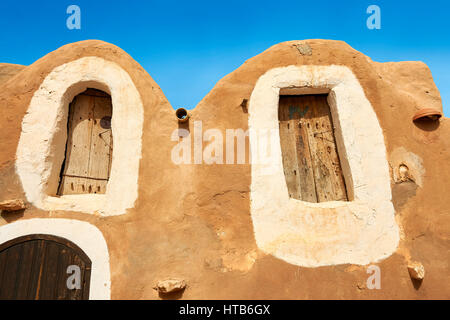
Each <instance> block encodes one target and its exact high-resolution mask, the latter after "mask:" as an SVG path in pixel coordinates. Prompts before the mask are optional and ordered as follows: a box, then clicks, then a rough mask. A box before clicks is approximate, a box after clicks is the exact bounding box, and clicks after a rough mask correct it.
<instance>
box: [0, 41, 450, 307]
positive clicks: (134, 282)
mask: <svg viewBox="0 0 450 320" xmlns="http://www.w3.org/2000/svg"><path fill="white" fill-rule="evenodd" d="M300 43H301V44H305V43H306V44H308V46H309V47H310V49H311V52H303V53H301V52H300V51H299V50H298V48H297V46H296V45H297V44H300ZM309 53H311V54H310V55H309ZM84 57H98V58H101V59H104V60H106V61H109V62H112V63H114V64H117V65H118V66H119V67H120V68H122V69H123V70H124V71H125V72H126V73H127V74H128V75H129V77H130V78H131V80H132V82H133V84H134V86H135V87H136V89H137V91H138V92H139V95H140V99H141V101H142V105H143V130H142V152H141V160H140V163H139V171H138V172H139V174H138V188H137V200H136V201H135V204H134V207H132V208H129V209H127V210H126V211H125V212H124V214H120V215H116V216H110V215H104V214H101V213H95V212H94V213H83V212H75V211H73V212H72V211H67V210H42V209H39V207H37V206H36V205H34V204H33V203H29V204H28V208H27V209H26V210H25V211H23V212H17V213H5V212H3V213H2V215H1V218H0V225H1V226H6V225H8V224H10V225H12V224H14V223H15V222H18V221H25V220H29V219H36V218H42V219H49V218H51V219H73V220H77V221H82V222H87V223H90V224H92V225H93V226H95V227H97V228H98V229H99V230H100V231H101V233H102V234H103V237H104V239H105V241H106V244H107V246H108V254H109V259H110V274H111V292H110V295H111V298H112V299H160V298H161V297H159V295H158V293H157V292H156V291H155V290H154V289H153V287H154V286H155V284H156V282H157V281H159V280H165V279H167V278H181V279H185V280H186V282H187V284H188V288H187V289H186V290H185V292H184V293H183V294H182V296H181V295H180V296H174V297H172V298H179V297H182V298H183V299H372V298H374V299H381V298H384V299H386V298H387V299H396V298H406V299H417V298H419V299H430V298H438V299H448V298H450V288H449V287H448V285H447V284H448V283H450V273H449V266H448V261H450V251H449V250H448V248H449V244H450V243H449V240H450V238H449V230H450V218H449V209H448V208H449V206H448V202H449V199H450V198H449V196H448V194H449V192H450V187H449V185H448V183H447V181H450V170H449V167H448V166H449V163H450V161H449V160H450V141H449V139H448V137H449V135H450V124H449V123H450V122H449V120H448V119H447V118H443V119H441V121H440V122H439V123H438V124H432V123H429V124H423V123H422V124H415V123H413V122H412V117H413V115H414V113H415V112H416V111H417V110H418V109H419V108H421V107H423V106H426V107H433V108H437V109H439V110H442V105H441V100H440V95H439V92H438V90H437V88H436V86H435V84H434V82H433V79H432V76H431V73H430V71H429V69H428V68H427V66H426V65H425V64H423V63H421V62H400V63H376V62H373V61H372V60H371V59H370V58H368V57H366V56H365V55H363V54H362V53H359V52H357V51H355V50H354V49H352V48H351V47H350V46H348V45H347V44H345V43H343V42H339V41H325V40H307V41H302V42H299V41H292V42H285V43H281V44H278V45H276V46H273V47H271V48H270V49H268V50H266V51H265V52H263V53H261V54H260V55H258V56H256V57H254V58H251V59H249V60H247V61H246V62H245V63H244V64H243V65H242V66H241V67H240V68H238V69H237V70H235V71H234V72H232V73H231V74H229V75H227V76H226V77H225V78H223V79H222V80H220V81H219V82H218V83H217V84H216V86H215V87H214V89H213V90H212V91H211V92H210V93H209V94H208V95H207V96H206V97H205V98H204V99H203V100H202V101H201V102H200V103H199V105H198V106H197V107H196V108H195V109H194V110H192V111H191V118H190V121H189V124H188V126H189V129H190V131H191V134H194V123H195V122H196V121H202V126H203V132H205V131H206V130H208V129H219V130H221V131H222V132H223V136H225V130H226V129H238V128H241V129H243V130H247V129H248V128H249V108H251V106H250V105H248V107H245V104H244V105H243V100H244V99H246V100H247V101H248V102H250V101H251V96H252V93H253V91H254V89H255V86H256V85H257V82H258V80H259V79H260V78H261V76H263V75H264V74H266V73H267V72H269V71H270V70H272V69H275V68H283V67H289V66H297V67H301V66H308V65H310V66H332V65H336V66H343V67H347V68H348V69H349V70H351V72H352V73H353V75H354V76H355V78H356V79H357V81H358V82H359V84H360V86H361V88H362V89H363V92H364V95H365V97H366V99H367V101H368V102H369V103H370V105H371V106H372V107H373V111H374V113H375V115H376V118H377V120H378V122H379V126H380V128H381V132H382V134H383V138H384V144H385V147H386V154H387V159H386V160H387V163H388V166H389V178H390V187H391V192H392V206H393V209H394V211H393V215H394V218H395V224H396V225H397V226H398V230H399V231H398V235H399V242H398V245H395V249H394V250H393V252H392V253H389V254H388V255H387V256H386V257H383V259H382V260H381V261H378V260H377V259H375V260H377V261H371V263H370V264H376V265H378V266H379V267H380V268H381V272H382V283H381V286H382V289H381V290H369V289H367V288H366V286H365V284H366V280H367V278H368V277H369V275H368V274H367V273H366V270H367V266H362V265H358V264H350V263H346V264H340V263H335V264H333V263H327V264H326V266H320V267H310V268H307V267H305V266H301V263H297V264H296V263H292V262H287V261H285V260H283V259H281V258H279V257H278V258H277V257H275V256H274V254H271V253H270V252H267V251H266V250H262V249H261V248H260V247H259V246H258V243H257V241H256V237H255V230H254V221H253V219H252V211H251V202H250V199H251V185H252V167H251V165H250V164H248V163H247V164H240V165H238V164H234V165H232V164H228V165H227V164H223V165H221V164H212V165H207V164H182V165H176V164H174V163H173V162H172V159H171V152H172V149H173V148H174V146H175V145H176V144H177V142H175V141H171V136H172V133H173V132H174V130H176V129H178V128H179V126H180V125H179V123H178V121H177V119H176V117H175V116H174V110H173V108H172V106H171V105H170V103H169V102H168V101H167V99H166V98H165V96H164V94H163V93H162V91H161V89H160V88H159V87H158V85H157V84H156V83H155V82H154V81H153V79H152V78H151V77H150V76H149V75H148V73H147V72H146V71H145V70H144V69H143V68H142V67H141V66H140V65H139V64H138V63H137V62H135V61H134V60H133V59H132V58H131V57H130V56H129V55H128V54H126V53H125V52H124V51H122V50H121V49H120V48H118V47H116V46H113V45H111V44H107V43H104V42H101V41H83V42H79V43H75V44H70V45H66V46H64V47H62V48H60V49H58V50H56V51H54V52H52V53H50V54H48V55H47V56H45V57H43V58H42V59H40V60H38V61H37V62H35V63H34V64H32V65H31V66H28V67H26V68H25V69H23V70H22V71H21V72H19V73H18V74H16V75H15V76H13V77H12V78H10V79H9V80H8V81H7V82H5V83H3V84H1V83H0V132H1V134H0V150H1V152H0V200H10V199H23V200H25V201H28V199H27V197H26V194H25V191H24V189H23V186H22V182H21V180H20V177H19V175H18V173H17V169H16V155H17V149H18V145H19V140H20V136H21V128H22V122H23V119H24V117H25V115H26V113H27V110H28V107H29V106H30V103H31V101H32V98H33V95H34V94H35V93H36V92H37V91H38V90H39V89H40V86H41V84H42V83H43V82H44V80H45V79H46V77H47V76H48V75H49V74H51V73H52V71H53V70H55V68H58V67H59V66H61V65H64V64H68V63H70V62H75V61H77V60H79V59H81V58H84ZM149 72H150V73H151V70H149ZM113 99H114V98H113ZM43 116H44V117H45V115H43ZM113 116H114V114H113ZM181 128H185V129H186V128H187V127H186V126H181ZM129 129H130V130H132V129H133V128H129ZM247 142H248V139H247ZM205 145H206V143H205ZM247 149H248V143H247ZM247 151H248V150H247ZM113 161H114V160H113ZM401 164H406V165H407V166H408V168H409V172H410V175H411V178H412V180H414V182H407V183H398V182H399V180H400V179H399V172H398V168H399V166H400V165H401ZM1 232H2V229H1V227H0V233H1ZM312 249H313V248H311V250H312ZM307 250H308V248H307ZM337 250H339V247H337ZM410 261H419V262H421V263H422V264H423V265H424V267H425V269H426V276H425V280H424V281H423V283H422V285H421V287H420V288H418V289H416V288H415V287H414V283H413V282H412V281H411V279H410V276H409V274H408V270H407V265H408V263H409V262H410ZM352 263H355V262H352Z"/></svg>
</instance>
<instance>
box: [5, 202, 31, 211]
mask: <svg viewBox="0 0 450 320" xmlns="http://www.w3.org/2000/svg"><path fill="white" fill-rule="evenodd" d="M26 207H27V206H26V204H25V202H24V201H23V200H7V201H3V202H0V211H8V212H11V211H19V210H24V209H26Z"/></svg>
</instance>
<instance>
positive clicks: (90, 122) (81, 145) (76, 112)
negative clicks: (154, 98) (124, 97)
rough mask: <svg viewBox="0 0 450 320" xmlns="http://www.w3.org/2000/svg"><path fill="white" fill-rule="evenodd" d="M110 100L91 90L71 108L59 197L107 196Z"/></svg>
mask: <svg viewBox="0 0 450 320" xmlns="http://www.w3.org/2000/svg"><path fill="white" fill-rule="evenodd" d="M111 117H112V102H111V97H110V96H109V95H108V94H106V93H104V92H102V91H99V90H94V89H88V90H87V91H85V92H84V93H82V94H80V95H78V96H77V97H75V99H74V100H73V102H72V103H71V105H70V107H69V118H68V138H67V147H66V158H65V161H64V165H63V169H62V175H61V183H60V187H59V190H58V194H59V195H70V194H89V193H98V194H104V193H106V186H107V184H108V181H109V175H110V170H111V161H112V151H113V137H112V130H111Z"/></svg>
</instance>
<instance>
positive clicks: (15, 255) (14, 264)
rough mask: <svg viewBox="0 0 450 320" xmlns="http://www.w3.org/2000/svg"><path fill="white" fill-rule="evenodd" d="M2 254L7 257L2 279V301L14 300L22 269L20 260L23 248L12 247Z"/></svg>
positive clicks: (0, 297)
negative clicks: (19, 272) (19, 273)
mask: <svg viewBox="0 0 450 320" xmlns="http://www.w3.org/2000/svg"><path fill="white" fill-rule="evenodd" d="M2 254H5V255H6V264H5V269H4V272H3V277H2V279H1V295H0V299H1V300H12V299H14V294H15V292H14V291H15V287H16V282H17V278H18V270H19V268H20V259H21V255H22V248H21V246H12V247H10V248H8V249H6V250H5V251H4V252H2Z"/></svg>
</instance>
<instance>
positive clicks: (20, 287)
mask: <svg viewBox="0 0 450 320" xmlns="http://www.w3.org/2000/svg"><path fill="white" fill-rule="evenodd" d="M74 270H75V271H74ZM78 271H79V272H78ZM68 272H69V273H68ZM78 276H79V278H78V279H79V281H78V282H77V281H75V277H78ZM90 277H91V260H90V259H89V257H88V256H87V255H86V254H85V253H84V252H83V251H82V250H81V249H80V248H79V247H78V246H76V245H75V244H73V243H72V242H70V241H69V240H67V239H63V238H58V237H54V236H48V235H29V236H25V237H21V238H17V239H14V240H11V241H9V242H6V243H4V244H2V245H0V300H87V299H89V285H90ZM78 279H76V280H78ZM68 282H69V284H68ZM69 287H70V289H69Z"/></svg>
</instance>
